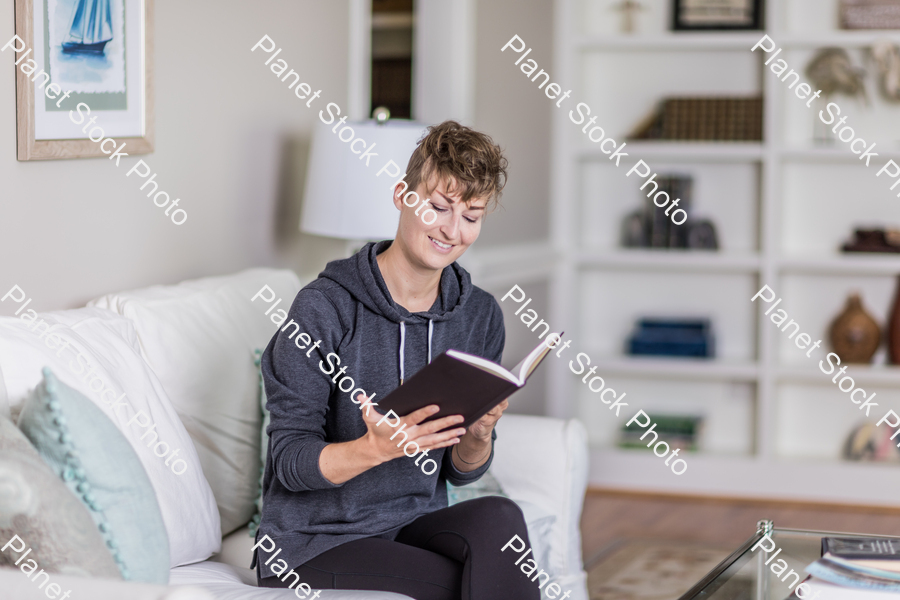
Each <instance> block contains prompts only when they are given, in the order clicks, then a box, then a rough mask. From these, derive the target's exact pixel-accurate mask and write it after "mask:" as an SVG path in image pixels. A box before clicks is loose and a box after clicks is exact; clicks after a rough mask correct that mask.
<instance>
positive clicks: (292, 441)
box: [254, 241, 505, 577]
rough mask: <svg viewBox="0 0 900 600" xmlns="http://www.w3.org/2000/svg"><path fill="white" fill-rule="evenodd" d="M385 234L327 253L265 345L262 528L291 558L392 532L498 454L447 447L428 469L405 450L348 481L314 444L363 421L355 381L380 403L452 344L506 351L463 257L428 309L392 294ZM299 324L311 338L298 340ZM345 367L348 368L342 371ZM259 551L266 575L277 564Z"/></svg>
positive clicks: (295, 561)
mask: <svg viewBox="0 0 900 600" xmlns="http://www.w3.org/2000/svg"><path fill="white" fill-rule="evenodd" d="M390 244H391V242H390V241H385V242H378V243H370V244H367V245H366V246H365V247H364V248H363V249H362V250H360V251H359V252H358V253H357V254H356V255H354V256H352V257H350V258H348V259H344V260H336V261H332V262H330V263H328V265H327V266H326V267H325V270H324V271H323V272H322V273H320V274H319V277H318V279H316V280H315V281H313V282H312V283H310V284H309V285H307V286H306V287H304V288H303V289H302V290H300V292H299V293H298V294H297V297H296V298H295V299H294V302H293V304H292V305H291V310H290V312H289V314H288V319H287V321H285V323H284V324H282V327H281V329H280V330H279V332H278V333H276V335H275V336H274V337H273V338H272V341H271V342H269V345H268V347H267V348H266V350H265V352H264V353H263V356H262V373H263V379H264V381H265V386H266V395H267V397H268V403H267V404H266V407H267V408H268V409H269V411H270V413H271V419H272V420H271V424H270V425H269V427H268V430H267V431H268V433H269V453H268V460H267V461H266V467H265V475H264V478H263V497H264V501H263V514H262V520H261V522H260V526H259V532H258V533H257V539H259V538H261V537H262V536H263V535H268V536H269V537H270V538H271V539H272V540H274V541H275V544H276V547H277V548H280V549H281V550H282V552H281V553H280V554H279V556H278V558H280V559H281V558H283V559H284V560H285V562H286V563H287V564H288V566H289V567H290V568H294V567H296V566H299V565H301V564H303V563H305V562H306V561H308V560H310V559H311V558H313V557H315V556H317V555H319V554H321V553H322V552H325V551H326V550H329V549H331V548H333V547H335V546H338V545H340V544H343V543H346V542H349V541H352V540H356V539H360V538H365V537H374V536H379V537H385V538H388V539H393V538H394V536H396V534H397V532H398V531H399V530H400V529H401V528H402V527H403V526H405V525H407V524H409V523H411V522H412V521H414V520H415V519H416V518H418V517H420V516H422V515H424V514H428V513H430V512H433V511H435V510H438V509H440V508H444V507H446V506H447V489H446V482H447V481H449V482H451V483H453V484H454V485H465V484H467V483H472V482H474V481H477V480H478V479H479V478H480V477H481V476H482V474H484V472H485V471H486V470H487V468H488V466H489V465H490V462H491V460H492V459H493V451H492V453H491V458H490V459H489V460H488V462H487V464H485V465H484V466H483V467H480V468H479V469H477V470H475V471H472V472H469V473H463V472H461V471H459V470H457V469H456V468H455V467H454V466H453V462H452V461H451V460H450V456H449V448H444V449H440V450H435V451H432V452H430V453H429V455H428V458H430V459H434V460H435V461H436V462H437V464H438V468H437V470H436V471H435V472H434V473H433V474H432V475H425V474H424V472H423V470H422V469H421V468H420V467H419V466H416V465H415V460H414V459H412V458H407V457H405V456H401V457H399V458H395V459H394V460H391V461H388V462H386V463H383V464H381V465H379V466H377V467H375V468H372V469H369V470H368V471H366V472H365V473H362V474H360V475H358V476H356V477H354V478H353V479H351V480H350V481H347V482H346V483H343V484H341V485H335V484H333V483H331V482H330V481H328V480H327V479H325V477H324V476H323V475H322V472H321V471H320V470H319V454H320V453H321V452H322V449H323V448H324V447H325V446H326V445H327V444H330V443H334V442H347V441H351V440H355V439H358V438H360V437H362V436H363V435H364V434H365V433H366V425H365V423H364V422H363V419H362V416H361V414H360V408H359V405H358V404H356V403H354V402H353V401H351V399H350V396H351V394H352V393H353V389H356V388H362V389H363V390H365V392H366V394H368V395H370V396H371V395H372V394H375V395H376V396H375V398H374V399H373V402H375V403H377V402H378V398H379V397H381V398H383V397H385V396H386V395H387V394H388V393H389V392H390V391H391V390H393V389H394V388H395V387H397V386H398V385H399V384H400V379H401V373H402V376H403V377H404V378H407V379H408V378H409V377H411V376H412V375H413V374H415V373H416V371H418V370H419V369H421V368H422V367H424V366H425V365H426V364H427V363H428V361H429V360H430V359H431V358H437V356H438V355H440V354H441V353H442V352H444V351H445V350H448V349H451V348H453V349H456V350H462V351H463V352H468V353H470V354H475V355H478V356H482V357H484V358H487V359H489V360H492V361H495V362H500V357H501V354H502V353H503V344H504V341H505V332H504V328H503V315H502V313H501V311H500V306H499V305H498V304H497V301H496V300H495V299H494V297H493V296H491V295H490V294H488V293H487V292H485V291H483V290H481V289H479V288H477V287H475V286H473V285H472V283H471V279H470V277H469V274H468V273H467V272H466V271H465V270H464V269H463V268H462V267H460V266H459V265H457V264H456V263H453V264H452V265H450V266H448V267H446V268H444V271H443V273H442V274H441V283H440V294H439V295H438V298H437V300H436V301H435V303H434V305H433V306H432V307H431V308H430V309H429V310H428V311H426V312H419V313H410V312H409V311H407V310H406V309H404V308H403V307H401V306H399V305H398V304H397V303H396V302H394V301H393V299H391V295H390V293H389V292H388V289H387V285H386V284H385V282H384V279H383V278H382V276H381V272H380V270H379V268H378V263H377V261H376V259H375V256H376V255H377V254H378V253H380V252H382V251H383V250H385V249H386V248H387V247H388V246H390ZM292 321H293V322H295V323H297V324H298V325H299V329H298V328H297V327H296V326H294V325H292V324H291V322H292ZM301 333H306V334H308V338H303V339H302V340H301V341H298V338H301ZM308 340H311V343H305V342H307V341H308ZM318 340H321V344H320V345H319V346H318V347H315V342H316V341H318ZM301 346H302V347H303V348H302V349H301ZM330 353H335V354H336V355H337V356H338V357H339V358H340V363H337V361H336V360H335V357H334V356H333V355H332V356H331V357H330V359H328V355H329V354H330ZM307 355H308V356H307ZM343 367H346V371H345V372H344V373H343V374H342V375H340V376H336V374H337V371H338V369H340V368H343ZM326 371H328V372H331V374H328V375H326V373H325V372H326ZM345 376H349V377H351V378H352V379H353V382H354V387H353V389H350V390H349V391H346V392H345V391H341V390H340V389H339V388H338V384H339V383H343V386H344V388H345V389H349V386H350V383H349V382H347V383H344V382H342V379H341V378H342V377H345ZM335 379H336V382H335V381H334V380H335ZM357 394H359V392H357V393H356V394H354V396H356V395H357ZM381 427H387V425H386V424H384V425H381ZM401 437H402V436H400V437H398V440H399V439H401ZM494 437H495V439H496V434H495V436H494ZM429 470H431V469H430V468H429ZM269 556H270V555H263V556H262V558H264V559H268V557H269ZM255 558H256V557H255V556H254V561H255ZM264 562H265V561H262V562H260V568H261V574H262V576H263V577H268V576H271V575H275V573H273V572H272V571H271V570H270V569H269V567H268V566H266V565H265V564H264ZM275 564H277V563H276V562H273V563H272V565H273V566H274V565H275Z"/></svg>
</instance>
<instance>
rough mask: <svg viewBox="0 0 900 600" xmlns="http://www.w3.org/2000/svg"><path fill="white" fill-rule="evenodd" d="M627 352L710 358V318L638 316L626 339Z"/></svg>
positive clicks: (711, 355)
mask: <svg viewBox="0 0 900 600" xmlns="http://www.w3.org/2000/svg"><path fill="white" fill-rule="evenodd" d="M627 351H628V354H633V355H649V356H680V357H692V358H712V357H713V356H714V355H715V338H714V336H713V333H712V324H711V323H710V321H709V319H641V320H640V321H638V323H637V326H636V327H635V330H634V332H633V333H632V334H631V337H630V338H629V339H628V343H627Z"/></svg>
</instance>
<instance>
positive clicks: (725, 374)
mask: <svg viewBox="0 0 900 600" xmlns="http://www.w3.org/2000/svg"><path fill="white" fill-rule="evenodd" d="M588 354H589V355H590V356H591V357H595V356H596V353H592V352H590V351H588ZM593 364H596V365H598V366H599V369H598V372H599V373H609V374H610V375H613V374H615V375H639V376H641V377H652V378H658V379H689V380H691V379H695V380H700V381H756V380H757V379H758V378H759V365H757V364H756V363H753V362H740V361H723V360H702V359H689V358H656V357H639V356H621V357H602V356H601V357H600V358H599V360H598V361H597V362H595V363H593Z"/></svg>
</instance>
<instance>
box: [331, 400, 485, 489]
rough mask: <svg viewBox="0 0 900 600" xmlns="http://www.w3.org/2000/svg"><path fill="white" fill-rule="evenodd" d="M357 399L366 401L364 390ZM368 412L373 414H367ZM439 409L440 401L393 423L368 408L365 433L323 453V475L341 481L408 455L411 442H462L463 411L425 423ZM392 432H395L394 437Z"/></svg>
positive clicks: (422, 445) (430, 445)
mask: <svg viewBox="0 0 900 600" xmlns="http://www.w3.org/2000/svg"><path fill="white" fill-rule="evenodd" d="M356 399H357V400H360V401H361V402H365V400H366V399H367V398H366V397H365V396H363V395H362V394H360V395H359V396H357V397H356ZM367 412H368V413H370V414H368V415H367V414H366V413H367ZM436 412H438V407H437V406H436V405H431V406H426V407H425V408H421V409H419V410H417V411H415V412H413V413H410V414H408V415H406V416H405V417H400V423H398V424H397V426H396V427H391V426H390V425H388V424H387V423H388V422H387V421H385V422H384V423H382V424H381V425H378V421H380V420H381V418H382V415H380V414H378V412H376V411H374V410H369V409H368V408H366V409H365V410H363V411H362V418H363V421H365V423H366V428H367V429H368V431H366V434H365V435H364V436H362V437H361V438H358V439H355V440H353V441H352V442H339V443H333V444H328V445H327V446H325V447H324V448H323V449H322V452H321V454H319V470H320V471H321V472H322V476H324V477H325V479H327V480H328V481H330V482H331V483H333V484H335V485H340V484H342V483H345V482H347V481H350V480H351V479H353V478H354V477H356V476H357V475H359V474H361V473H365V472H366V471H368V470H369V469H371V468H373V467H377V466H378V465H380V464H382V463H385V462H387V461H389V460H393V459H395V458H398V457H400V456H404V453H403V448H404V447H405V446H406V445H407V444H409V443H410V442H416V443H417V444H418V445H419V450H420V451H424V450H433V449H435V448H444V447H446V446H452V445H454V444H458V443H459V441H460V436H462V435H463V434H464V433H465V432H466V430H465V429H463V428H462V427H455V428H454V427H453V426H454V425H458V424H460V423H462V422H463V421H465V419H464V418H463V417H462V416H460V415H452V416H449V417H443V418H440V419H436V420H434V421H429V422H428V423H424V424H423V423H422V421H424V420H425V419H427V418H428V417H430V416H431V415H433V414H434V413H436ZM404 425H406V427H405V428H404V429H403V432H402V433H398V431H400V428H401V427H403V426H404ZM448 427H450V428H451V429H448V430H447V431H444V432H443V433H438V432H439V431H441V430H442V429H447V428H448ZM404 434H405V437H404ZM391 436H394V439H393V440H392V439H391ZM488 436H490V432H489V433H488Z"/></svg>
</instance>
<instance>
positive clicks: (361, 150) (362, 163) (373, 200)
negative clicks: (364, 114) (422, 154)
mask: <svg viewBox="0 0 900 600" xmlns="http://www.w3.org/2000/svg"><path fill="white" fill-rule="evenodd" d="M379 116H380V117H381V119H380V121H379V120H371V121H362V122H356V123H345V124H327V125H326V124H325V123H323V122H322V121H321V120H318V121H317V122H316V127H315V130H314V131H313V140H312V148H311V149H310V154H309V165H308V169H307V175H306V189H305V191H304V194H303V198H304V201H303V214H302V217H301V220H300V229H301V231H303V232H305V233H312V234H315V235H322V236H327V237H335V238H343V239H347V240H357V241H362V240H384V239H393V237H394V234H395V233H396V232H397V222H398V219H399V215H400V213H399V211H398V210H397V209H396V207H395V206H394V204H393V202H391V192H390V186H391V184H392V183H394V182H396V181H397V180H398V179H399V178H400V175H402V174H403V172H404V170H405V168H406V163H407V162H408V161H409V157H410V155H411V154H412V152H413V150H414V149H415V147H416V142H418V140H419V138H420V137H421V136H422V133H423V132H424V129H425V126H424V125H422V124H420V123H416V122H413V121H406V120H399V119H395V120H387V119H385V118H384V116H383V115H379ZM335 121H336V120H335ZM351 134H352V137H351ZM357 140H358V141H357ZM363 140H364V141H365V144H363ZM369 148H371V150H370V153H375V154H377V155H378V156H374V157H371V158H369V159H368V160H369V165H368V166H366V158H363V159H362V160H360V157H361V156H363V155H364V154H365V153H366V151H367V149H369ZM354 152H356V153H354ZM389 160H393V161H394V163H395V164H396V165H399V167H398V168H399V169H400V175H397V176H396V177H389V176H388V174H389V173H392V172H395V170H394V169H393V165H391V169H390V170H388V171H386V172H384V173H382V174H381V175H380V176H376V173H378V171H379V170H381V169H382V167H384V166H385V165H386V164H388V161H389Z"/></svg>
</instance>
